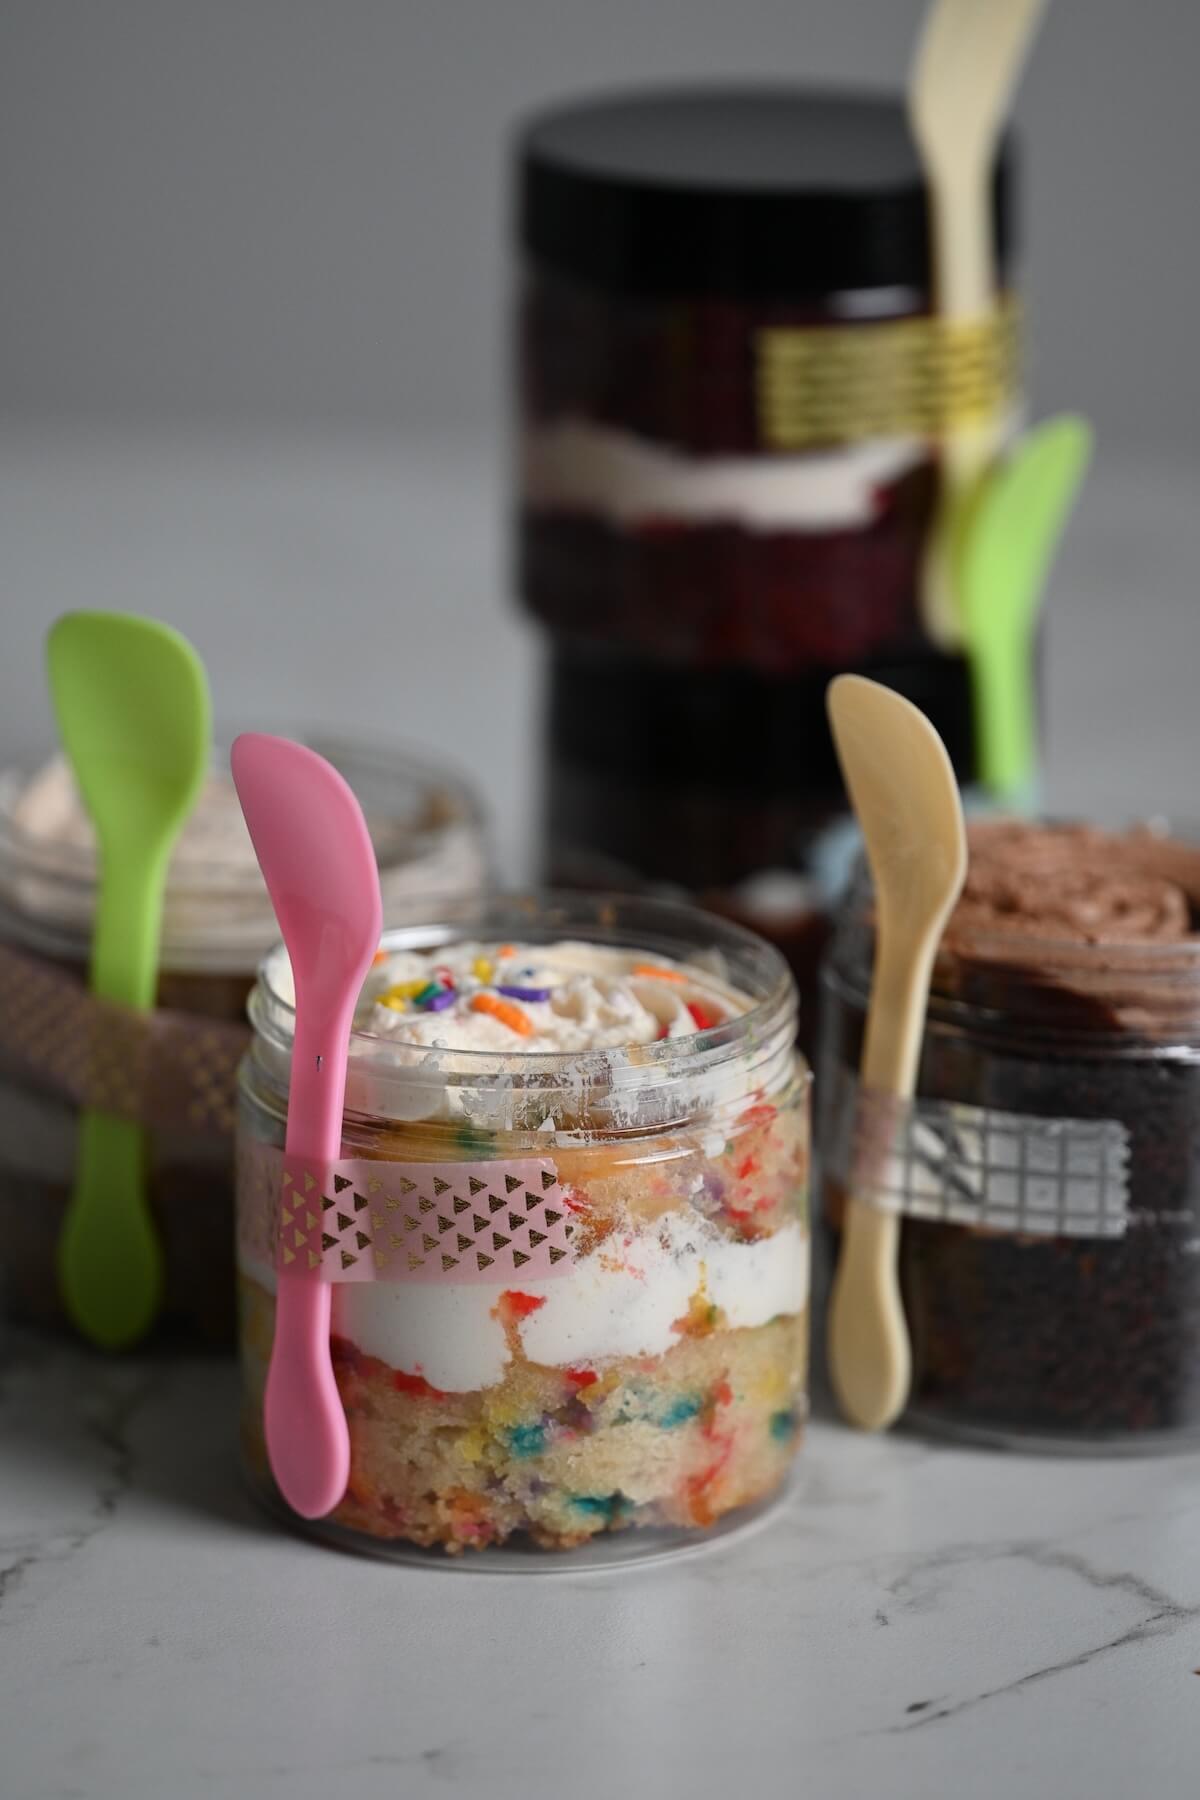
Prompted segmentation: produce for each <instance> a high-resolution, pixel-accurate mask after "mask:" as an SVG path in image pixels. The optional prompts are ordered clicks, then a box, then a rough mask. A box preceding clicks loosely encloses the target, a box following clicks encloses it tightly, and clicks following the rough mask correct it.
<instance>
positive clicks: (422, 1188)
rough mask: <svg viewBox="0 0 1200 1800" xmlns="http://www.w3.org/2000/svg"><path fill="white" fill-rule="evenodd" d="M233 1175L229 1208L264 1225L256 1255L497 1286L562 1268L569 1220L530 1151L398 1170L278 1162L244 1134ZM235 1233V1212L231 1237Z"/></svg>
mask: <svg viewBox="0 0 1200 1800" xmlns="http://www.w3.org/2000/svg"><path fill="white" fill-rule="evenodd" d="M247 1171H248V1173H247ZM285 1177H286V1179H285ZM238 1179H239V1215H241V1214H242V1213H245V1212H246V1211H247V1198H248V1199H249V1206H250V1209H251V1210H252V1211H253V1216H254V1218H255V1219H261V1221H262V1226H261V1227H260V1228H259V1229H263V1228H265V1229H266V1230H268V1231H269V1232H270V1241H269V1248H268V1249H267V1251H266V1253H267V1254H268V1255H269V1256H271V1257H272V1258H273V1259H274V1260H276V1261H277V1262H278V1265H279V1267H280V1268H287V1269H297V1270H302V1271H304V1272H305V1273H306V1275H308V1276H311V1277H313V1278H317V1279H324V1280H334V1281H351V1282H358V1281H376V1280H379V1281H388V1282H397V1281H401V1282H406V1281H416V1282H428V1281H441V1280H446V1281H449V1282H452V1283H453V1282H463V1281H466V1282H482V1283H486V1284H488V1285H496V1286H502V1285H503V1284H504V1282H506V1281H511V1280H512V1279H513V1278H514V1277H515V1276H517V1275H520V1276H521V1277H522V1278H523V1279H524V1280H526V1281H528V1280H530V1279H533V1280H536V1279H538V1278H540V1277H546V1276H549V1275H550V1274H552V1273H558V1272H560V1271H563V1270H565V1269H566V1268H568V1267H569V1266H570V1262H571V1259H572V1257H573V1255H574V1251H573V1250H572V1246H571V1239H572V1237H573V1236H574V1235H575V1229H576V1228H575V1223H574V1221H573V1220H572V1219H571V1216H570V1214H569V1212H567V1211H566V1210H565V1209H564V1206H563V1193H562V1189H561V1188H560V1186H559V1184H558V1178H557V1174H556V1173H555V1171H554V1169H553V1166H552V1165H547V1164H544V1163H543V1162H542V1161H541V1159H533V1160H532V1162H524V1163H522V1162H517V1163H516V1164H511V1163H510V1164H508V1165H507V1166H505V1165H504V1164H503V1163H500V1164H496V1163H487V1162H481V1163H475V1164H474V1165H472V1164H470V1163H440V1164H433V1165H430V1164H412V1163H410V1164H409V1165H408V1166H407V1168H406V1169H405V1170H404V1171H403V1172H402V1171H401V1169H398V1168H397V1167H396V1165H395V1164H394V1163H381V1162H378V1161H374V1160H371V1159H353V1158H347V1159H345V1160H344V1161H341V1162H339V1163H337V1164H335V1165H334V1166H333V1167H332V1168H330V1167H329V1166H328V1165H324V1166H318V1165H316V1164H313V1165H311V1166H309V1167H305V1165H304V1163H303V1162H302V1161H300V1160H299V1159H297V1158H292V1159H289V1166H288V1167H286V1168H285V1167H284V1153H283V1152H282V1151H281V1150H279V1149H276V1148H273V1147H271V1146H267V1145H254V1144H252V1145H250V1146H249V1148H248V1150H243V1151H239V1176H238ZM324 1184H327V1187H326V1186H324ZM400 1195H404V1196H409V1198H408V1199H407V1204H406V1203H405V1202H404V1201H402V1200H401V1199H400V1198H398V1196H400ZM369 1196H370V1198H369ZM485 1201H486V1204H485ZM410 1208H411V1210H409V1209H410ZM246 1237H247V1227H246V1224H245V1222H244V1220H243V1219H242V1217H241V1216H239V1242H242V1241H244V1240H245V1239H246ZM258 1241H259V1240H257V1239H256V1247H257V1242H258Z"/></svg>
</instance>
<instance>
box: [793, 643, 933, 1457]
mask: <svg viewBox="0 0 1200 1800" xmlns="http://www.w3.org/2000/svg"><path fill="white" fill-rule="evenodd" d="M827 704H828V708H829V722H830V725H831V726H832V729H833V737H834V743H835V744H836V746H837V753H838V760H839V761H840V763H841V766H842V774H843V776H844V777H845V782H846V786H847V788H848V790H849V793H850V800H851V804H852V805H853V807H854V811H855V814H856V816H857V819H858V823H859V826H860V827H861V829H862V834H863V837H864V839H865V840H866V852H867V862H868V864H869V866H870V870H871V877H872V880H873V882H874V887H875V966H874V969H873V971H872V976H871V999H870V1005H869V1007H868V1011H867V1025H866V1037H865V1040H864V1044H863V1055H862V1068H861V1079H862V1086H863V1088H864V1089H865V1090H869V1091H871V1092H872V1093H876V1094H879V1093H882V1094H887V1095H892V1096H894V1097H896V1098H897V1099H900V1100H907V1099H909V1098H910V1097H911V1095H912V1092H913V1088H914V1085H915V1082H916V1074H917V1063H918V1061H919V1058H920V1050H921V1037H922V1033H923V1030H924V1024H925V1008H926V1005H927V1003H928V999H929V979H930V974H931V971H932V968H933V958H934V953H935V952H936V950H937V946H938V940H939V939H940V937H941V935H942V930H943V928H944V926H945V923H946V919H947V917H948V916H949V913H950V911H951V908H952V907H953V905H954V903H955V901H956V900H957V899H958V896H959V893H960V892H961V890H962V884H963V880H964V878H965V876H966V872H967V844H966V832H965V828H964V826H963V815H962V804H961V801H960V800H959V794H958V784H957V783H956V781H955V779H954V771H953V769H952V768H951V766H950V758H949V757H948V756H947V754H946V747H945V745H944V744H943V743H942V740H941V738H940V737H939V736H938V734H937V732H936V731H935V730H934V729H933V726H932V725H931V724H930V723H929V720H928V719H927V718H926V717H925V715H924V713H922V712H919V711H918V710H917V708H916V707H915V706H913V705H912V704H911V703H910V702H909V701H907V700H903V699H901V697H900V695H899V694H894V693H892V691H891V690H890V689H889V688H885V687H881V686H880V685H879V683H878V682H874V681H867V680H866V679H865V678H864V677H863V676H861V675H840V676H839V677H838V678H837V680H836V681H834V682H832V683H831V685H830V688H829V695H828V701H827ZM899 1238H900V1221H899V1218H898V1217H897V1215H896V1214H894V1213H890V1212H883V1211H881V1210H880V1208H878V1207H876V1206H872V1205H870V1204H869V1203H868V1202H867V1201H866V1200H864V1199H862V1198H861V1197H859V1196H858V1195H856V1194H853V1193H851V1194H849V1195H847V1198H846V1210H845V1221H844V1224H843V1228H842V1240H841V1249H840V1253H839V1256H838V1265H837V1271H836V1273H835V1276H834V1282H833V1292H832V1295H831V1297H830V1310H829V1364H830V1374H831V1376H832V1379H833V1385H834V1391H835V1392H836V1394H837V1398H838V1402H839V1404H840V1406H841V1408H842V1411H843V1412H844V1413H845V1415H846V1417H847V1418H848V1419H849V1420H850V1421H851V1422H852V1423H853V1424H855V1425H860V1426H862V1427H863V1429H864V1430H867V1431H878V1430H880V1429H881V1428H882V1427H883V1426H885V1425H890V1424H891V1423H892V1421H893V1419H895V1418H896V1416H897V1415H898V1414H899V1412H900V1411H901V1409H902V1408H903V1406H904V1403H905V1400H906V1399H907V1397H908V1389H909V1383H910V1379H911V1370H912V1358H911V1353H910V1350H909V1342H908V1329H907V1326H906V1324H905V1320H904V1308H903V1306H902V1304H901V1300H900V1286H899V1280H898V1276H897V1266H896V1265H897V1252H898V1248H899Z"/></svg>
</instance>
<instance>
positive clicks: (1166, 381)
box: [0, 0, 1200, 448]
mask: <svg viewBox="0 0 1200 1800" xmlns="http://www.w3.org/2000/svg"><path fill="white" fill-rule="evenodd" d="M921 12H922V6H921V4H920V0H737V3H736V4H734V3H733V0H692V3H690V4H672V3H671V0H4V4H3V6H2V7H0V182H2V184H3V185H2V187H0V245H3V247H4V248H3V263H4V267H3V280H2V281H0V309H2V311H0V326H2V329H0V399H2V402H3V406H4V408H5V409H6V410H7V411H9V412H15V413H17V414H19V415H24V416H28V415H34V416H54V417H63V416H66V417H79V416H85V417H89V418H95V417H99V418H101V419H112V418H138V419H153V420H162V419H169V420H179V419H186V420H209V421H211V420H216V421H221V422H229V421H239V422H264V421H267V422H276V423H289V424H290V423H296V422H300V423H305V424H308V423H314V422H315V423H328V422H333V423H336V424H339V425H343V426H345V425H353V424H356V423H359V422H368V423H370V424H372V425H382V426H421V427H427V426H429V425H431V424H440V423H443V422H448V423H456V424H458V423H464V422H467V423H473V422H475V421H486V420H491V419H494V418H495V417H496V416H497V413H498V410H499V408H500V406H501V403H502V396H503V382H502V374H501V371H502V345H503V294H504V269H505V233H506V210H505V180H504V164H503V145H504V142H505V138H506V134H507V132H508V130H509V127H510V125H511V123H512V121H513V119H514V118H515V117H516V116H518V115H519V114H520V113H521V112H522V111H523V110H524V109H526V108H528V107H529V106H531V105H533V104H536V103H539V102H541V101H543V100H545V99H546V98H547V97H557V96H559V95H561V94H564V93H573V92H577V91H581V90H587V89H589V88H594V87H600V86H603V85H605V84H608V83H614V82H619V83H628V82H633V81H643V80H659V79H664V78H672V77H686V76H714V75H733V74H738V75H743V74H746V75H755V74H757V75H767V76H776V77H778V76H781V75H795V76H796V77H798V78H806V79H813V80H841V81H856V80H857V81H862V82H867V83H875V84H880V83H886V84H890V85H893V86H894V85H897V84H898V83H899V82H900V81H901V80H902V78H903V74H904V71H905V69H906V66H907V62H908V58H909V53H910V49H911V46H912V44H913V41H914V39H915V36H916V30H917V24H918V21H919V19H920V16H921ZM1198 67H1200V6H1197V5H1196V4H1195V0H1053V4H1052V5H1051V6H1050V9H1049V12H1048V15H1047V18H1046V23H1045V26H1044V29H1043V34H1042V38H1041V41H1040V43H1039V45H1038V48H1037V50H1036V53H1035V58H1034V61H1033V63H1032V65H1031V67H1030V69H1029V71H1028V73H1027V78H1026V80H1025V82H1024V85H1023V87H1022V90H1021V94H1020V100H1019V106H1018V116H1019V118H1020V121H1021V123H1022V124H1023V126H1024V127H1025V128H1026V140H1027V152H1028V168H1029V175H1030V185H1029V200H1030V205H1029V212H1028V222H1027V245H1028V256H1027V263H1026V267H1027V277H1028V287H1029V291H1030V294H1031V298H1032V302H1033V320H1034V330H1035V336H1034V346H1035V357H1036V364H1035V373H1036V388H1037V394H1038V398H1039V402H1040V403H1041V405H1042V406H1043V407H1044V408H1046V409H1053V408H1055V407H1057V406H1059V405H1061V404H1064V403H1067V404H1072V405H1083V406H1086V407H1087V408H1088V409H1090V410H1091V412H1092V413H1093V414H1094V416H1095V418H1096V419H1097V421H1098V423H1099V425H1100V427H1101V430H1102V432H1103V434H1104V438H1105V441H1106V442H1107V443H1112V444H1130V445H1135V444H1138V445H1140V444H1160V445H1164V446H1167V447H1170V448H1174V447H1177V446H1180V445H1186V444H1189V443H1190V442H1191V441H1192V436H1193V420H1194V418H1195V415H1196V411H1197V403H1198V401H1200V377H1198V375H1197V357H1196V354H1195V348H1194V326H1193V318H1194V312H1195V306H1196V294H1197V286H1198V276H1200V231H1198V230H1197V224H1196V202H1195V179H1196V162H1197V156H1196V151H1197V144H1198V135H1197V126H1196V104H1195V80H1196V71H1197V68H1198Z"/></svg>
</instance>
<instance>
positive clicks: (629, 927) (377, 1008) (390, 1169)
mask: <svg viewBox="0 0 1200 1800" xmlns="http://www.w3.org/2000/svg"><path fill="white" fill-rule="evenodd" d="M385 947H386V956H385V958H384V960H383V961H381V963H380V964H379V966H378V967H377V969H376V970H375V971H374V973H373V975H372V977H371V978H370V979H369V981H368V983H367V986H366V988H365V990H364V995H363V999H362V1002H361V1003H360V1007H359V1011H358V1016H357V1024H356V1030H355V1034H354V1037H353V1040H352V1044H351V1054H350V1071H349V1081H348V1087H347V1097H346V1117H345V1127H344V1141H343V1158H344V1159H346V1160H345V1162H344V1164H343V1165H341V1166H342V1167H343V1171H344V1172H343V1175H342V1177H341V1180H342V1181H343V1183H344V1186H343V1187H342V1188H341V1189H339V1190H337V1191H336V1192H334V1193H332V1194H330V1195H329V1196H323V1197H322V1198H323V1199H324V1198H328V1199H329V1200H330V1202H331V1204H330V1205H329V1206H328V1207H327V1208H325V1218H326V1221H327V1225H326V1230H327V1235H328V1239H329V1245H330V1250H331V1254H332V1256H333V1268H332V1271H331V1274H332V1278H333V1279H334V1280H335V1286H334V1291H333V1356H334V1366H335V1371H336V1374H337V1380H338V1385H339V1388H340V1390H341V1395H342V1399H343V1403H344V1405H345V1409H346V1415H347V1419H348V1421H349V1426H350V1439H351V1457H352V1470H351V1477H350V1486H349V1491H348V1493H347V1495H346V1498H345V1500H344V1502H343V1504H342V1505H341V1506H340V1507H339V1508H338V1510H337V1511H336V1513H335V1514H334V1515H333V1524H334V1525H335V1527H342V1528H344V1529H347V1530H349V1531H351V1532H353V1533H355V1534H359V1535H360V1536H361V1538H362V1539H363V1540H364V1542H368V1543H371V1544H373V1545H374V1546H375V1547H376V1548H380V1549H386V1548H387V1547H388V1546H389V1545H391V1546H397V1545H406V1544H407V1545H413V1544H416V1545H422V1546H432V1545H440V1546H442V1547H444V1548H445V1549H446V1550H449V1551H451V1552H455V1551H459V1550H461V1549H463V1548H465V1547H473V1548H483V1547H486V1546H489V1545H498V1544H502V1543H505V1542H506V1541H507V1540H509V1539H511V1538H514V1537H516V1538H518V1539H519V1540H524V1541H528V1540H529V1539H531V1538H532V1539H533V1540H534V1541H536V1543H537V1544H539V1545H543V1546H546V1547H551V1548H559V1549H570V1548H573V1547H576V1546H579V1545H581V1544H584V1543H586V1542H588V1541H589V1540H591V1539H593V1538H595V1537H596V1536H597V1535H598V1534H602V1533H609V1532H615V1531H622V1530H624V1529H625V1528H626V1527H641V1526H650V1527H660V1528H662V1527H666V1528H674V1529H676V1530H678V1532H679V1534H680V1538H681V1541H687V1540H688V1538H689V1537H690V1535H691V1534H693V1533H695V1532H696V1531H703V1530H706V1529H708V1528H711V1527H712V1526H714V1525H715V1524H716V1523H717V1522H718V1521H719V1520H722V1519H723V1518H725V1517H726V1516H727V1515H731V1514H736V1513H737V1512H738V1511H739V1509H742V1508H745V1507H747V1506H749V1505H751V1504H752V1503H754V1502H756V1501H760V1500H762V1499H764V1498H765V1497H767V1496H768V1495H770V1494H772V1493H774V1492H775V1491H776V1490H777V1489H778V1488H779V1486H780V1485H781V1483H782V1482H783V1479H784V1477H785V1475H786V1473H787V1470H788V1468H789V1466H790V1463H791V1459H792V1456H793V1454H794V1451H795V1449H796V1446H797V1443H798V1441H799V1437H800V1432H801V1429H802V1423H803V1418H804V1413H805V1351H806V1320H807V1300H808V1235H807V1223H806V1211H805V1183H806V1173H807V1160H808V1157H807V1149H808V1144H807V1076H806V1073H805V1071H804V1069H803V1066H802V1065H800V1064H798V1063H797V1060H796V1058H795V1055H794V1051H793V1037H794V1030H795V998H794V989H793V987H792V984H791V981H790V978H789V977H788V975H787V972H786V969H785V967H784V965H783V963H782V962H781V960H780V959H779V958H778V956H777V955H776V954H775V953H774V952H773V951H771V950H770V949H769V948H768V947H767V946H766V945H764V944H761V943H759V942H758V940H756V939H754V938H753V937H751V936H750V935H749V934H748V933H743V932H741V931H739V930H737V929H736V928H732V927H728V926H725V925H723V924H721V923H720V922H718V921H716V920H710V919H708V918H707V917H706V916H705V915H703V914H700V913H694V912H690V911H688V910H686V909H683V908H675V907H669V906H659V905H656V904H653V903H648V902H640V901H611V902H607V901H606V902H599V901H593V900H591V899H588V898H584V897H579V898H572V899H570V900H566V899H564V900H562V901H559V900H556V899H547V900H545V901H541V902H512V901H496V902H492V903H486V904H484V905H483V906H480V907H470V906H463V907H460V908H456V909H455V910H454V912H453V914H452V916H451V917H449V918H444V919H443V920H441V921H440V922H439V923H437V924H435V925H433V926H429V925H420V926H414V927H412V928H403V929H399V930H393V931H390V932H389V933H387V934H386V935H385ZM288 1001H289V981H288V971H287V967H286V960H285V959H284V957H283V953H282V952H280V953H278V955H277V957H276V958H275V959H274V960H273V961H272V962H270V963H268V964H267V965H266V967H265V968H264V971H263V976H262V979H261V980H260V984H259V987H258V988H257V990H256V992H255V994H254V996H253V998H252V1001H251V1016H252V1019H253V1021H254V1024H255V1027H256V1037H255V1044H254V1049H253V1052H252V1055H251V1056H250V1058H249V1059H248V1061H247V1064H246V1068H245V1071H244V1078H243V1079H244V1099H243V1111H242V1121H241V1148H240V1159H239V1168H240V1187H239V1255H240V1264H241V1276H242V1282H241V1286H242V1303H243V1319H242V1334H243V1337H242V1342H243V1360H244V1367H245V1375H246V1410H245V1431H246V1448H247V1455H248V1458H249V1462H250V1467H251V1470H252V1473H253V1475H254V1477H255V1479H256V1480H257V1481H259V1482H261V1483H263V1484H264V1485H267V1484H268V1477H267V1473H266V1466H265V1459H264V1456H263V1449H262V1436H261V1396H262V1387H263V1381H264V1379H265V1371H266V1363H267V1358H268V1355H269V1350H270V1343H271V1336H272V1325H273V1312H274V1301H273V1290H274V1282H275V1273H274V1266H273V1264H274V1259H275V1255H276V1254H277V1252H276V1249H275V1244H276V1241H277V1240H276V1239H275V1238H273V1237H272V1236H271V1234H270V1231H269V1230H268V1231H267V1232H266V1233H265V1234H264V1231H263V1219H264V1212H266V1213H268V1214H269V1211H270V1208H271V1206H272V1204H273V1201H274V1197H275V1195H276V1194H277V1193H278V1181H279V1169H280V1167H281V1153H280V1146H281V1145H282V1142H283V1134H284V1127H285V1109H286V1099H285V1095H286V1080H287V1057H288V1043H289V1037H290V1024H291V1013H290V1008H289V1005H288ZM356 1202H357V1204H356ZM360 1237H361V1241H360ZM279 1241H282V1242H284V1243H285V1244H286V1239H285V1240H279ZM342 1257H345V1258H348V1259H349V1260H348V1261H347V1263H346V1266H345V1269H344V1270H343V1269H342V1268H341V1263H340V1259H341V1258H342ZM360 1257H361V1258H362V1259H364V1260H365V1262H366V1263H367V1264H368V1265H369V1267H368V1268H366V1269H364V1268H363V1267H362V1265H361V1264H360V1263H358V1262H356V1261H355V1259H356V1258H360ZM643 1541H647V1542H655V1543H657V1542H659V1541H660V1536H659V1534H658V1533H651V1534H647V1537H646V1539H645V1540H643Z"/></svg>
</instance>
